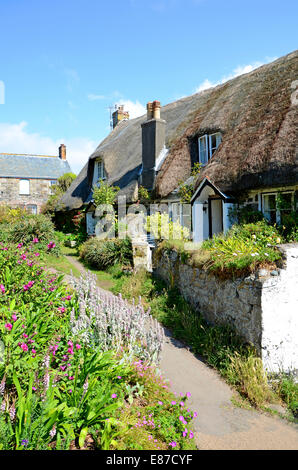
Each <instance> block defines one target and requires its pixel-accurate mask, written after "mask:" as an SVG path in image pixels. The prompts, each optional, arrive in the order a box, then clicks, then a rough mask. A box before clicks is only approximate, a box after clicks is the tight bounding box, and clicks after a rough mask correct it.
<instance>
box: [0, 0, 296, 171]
mask: <svg viewBox="0 0 298 470" xmlns="http://www.w3.org/2000/svg"><path fill="white" fill-rule="evenodd" d="M297 16H298V2H297V1H294V0H292V1H289V0H283V2H280V1H275V0H270V1H269V0H259V1H255V0H249V1H246V0H242V1H239V0H238V1H236V0H235V1H234V0H222V1H219V0H215V1H211V0H114V1H113V2H108V1H102V0H59V1H58V0H42V1H40V0H0V31H1V47H0V84H1V83H2V91H3V84H4V87H5V90H4V91H5V93H4V95H5V96H4V98H5V100H4V104H0V152H19V153H39V154H56V153H57V148H58V145H59V144H60V143H62V142H64V143H65V144H66V145H67V148H68V158H69V161H70V164H71V166H72V167H73V170H74V171H75V172H78V171H79V170H80V169H81V167H82V166H83V164H84V163H85V162H86V160H87V158H88V156H89V154H90V153H91V152H92V151H93V150H94V149H95V147H96V146H97V145H98V144H99V142H100V141H101V140H102V139H103V138H104V137H105V136H106V135H107V134H108V132H109V110H108V109H107V108H108V106H110V105H114V104H115V103H124V104H125V105H126V107H127V108H128V109H129V110H130V113H131V115H132V116H133V117H134V116H137V115H140V114H143V112H144V109H145V108H144V107H145V106H146V102H147V101H152V100H154V99H158V100H160V101H161V103H162V104H166V103H169V102H171V101H174V100H175V99H178V98H179V97H181V96H185V95H190V94H192V93H195V92H196V91H198V90H201V89H203V88H206V87H209V86H212V85H213V84H215V83H218V82H220V81H222V80H225V79H227V78H229V77H232V76H234V75H237V74H239V73H241V72H242V73H243V72H246V71H250V70H252V69H253V68H255V67H256V66H258V65H261V64H263V63H267V62H268V61H271V60H274V59H275V58H277V57H280V56H282V55H285V54H287V53H289V52H291V51H293V50H295V49H296V48H297ZM0 103H1V87H0Z"/></svg>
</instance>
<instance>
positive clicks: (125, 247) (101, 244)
mask: <svg viewBox="0 0 298 470" xmlns="http://www.w3.org/2000/svg"><path fill="white" fill-rule="evenodd" d="M79 253H80V258H81V259H82V260H84V261H85V262H86V263H87V264H89V265H90V266H93V267H95V268H97V269H106V268H107V267H109V266H113V265H115V264H121V265H124V266H125V265H132V245H131V241H130V240H129V238H125V239H123V240H121V239H113V240H99V239H98V238H90V239H89V240H87V241H86V242H85V243H84V244H83V245H82V246H81V248H80V250H79Z"/></svg>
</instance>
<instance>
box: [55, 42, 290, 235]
mask: <svg viewBox="0 0 298 470" xmlns="http://www.w3.org/2000/svg"><path fill="white" fill-rule="evenodd" d="M297 72H298V51H294V52H292V53H290V54H288V55H286V56H284V57H281V58H279V59H278V60H276V61H274V62H272V63H270V64H267V65H264V66H262V67H259V68H258V69H256V70H254V71H252V72H250V73H246V74H243V75H241V76H239V77H236V78H234V79H232V80H229V81H227V82H225V83H223V84H220V85H218V86H215V87H211V88H209V89H208V90H204V91H202V92H200V93H196V94H194V95H191V96H187V97H185V98H182V99H179V100H177V101H175V102H173V103H169V104H167V105H165V106H162V107H161V106H160V102H159V101H153V102H150V103H148V104H147V114H146V115H143V116H140V117H138V118H135V119H128V118H123V112H124V110H123V109H119V110H118V111H117V112H116V114H115V115H114V116H113V119H114V124H116V125H114V129H113V130H112V132H111V133H110V134H109V135H108V136H107V137H106V138H105V139H104V140H103V141H102V142H101V143H100V144H99V145H98V147H97V148H96V149H95V150H94V152H93V153H92V154H91V155H90V157H89V160H88V162H87V163H86V165H85V166H84V168H83V169H82V170H81V172H80V174H79V175H78V177H77V178H76V180H75V181H73V183H72V185H71V186H70V188H69V189H68V191H67V192H66V193H65V195H64V196H63V198H62V201H61V202H62V203H63V204H64V207H65V208H66V210H76V209H79V208H82V207H85V208H87V210H88V212H87V222H88V217H89V221H90V223H87V229H88V233H89V234H92V233H93V231H94V223H91V222H92V220H93V221H94V217H93V215H92V210H93V211H94V208H92V204H91V205H90V202H91V203H92V194H93V186H94V184H95V183H97V182H98V179H99V178H98V176H99V175H100V177H101V178H104V179H106V181H107V182H108V183H109V184H111V185H115V186H118V187H120V193H119V195H121V196H126V201H127V203H129V204H132V203H135V202H138V200H139V199H140V197H139V191H138V190H139V187H140V185H142V186H143V187H145V188H146V189H147V190H149V191H150V193H151V201H152V202H158V203H160V202H161V203H166V204H167V207H168V211H169V216H170V217H171V218H173V219H174V218H175V219H176V220H177V219H178V220H179V221H180V222H181V223H184V221H185V219H187V218H188V219H190V218H191V221H192V235H193V239H194V241H196V242H201V241H202V240H204V239H206V238H209V237H212V236H213V235H215V234H217V233H220V232H226V231H227V230H228V229H229V227H230V217H229V215H230V210H231V209H233V208H234V206H235V205H238V204H240V203H241V204H245V205H249V206H250V207H251V208H252V209H258V210H259V211H261V212H263V214H264V216H265V217H266V218H267V219H268V220H269V221H270V222H272V223H275V222H276V223H282V221H283V215H284V213H286V212H291V211H292V210H294V209H297V208H298V170H297V169H298V166H297V122H298V121H297V111H298V106H297V105H298V99H297V90H298V81H297ZM118 115H119V116H120V118H121V119H120V118H119V116H118ZM196 164H200V165H201V172H200V174H199V175H197V176H195V177H194V176H193V175H192V170H193V169H194V168H196ZM182 181H184V182H185V183H186V184H188V185H191V186H192V187H193V195H192V199H191V202H190V204H189V205H188V207H185V205H182V204H180V195H179V188H180V185H181V182H182ZM279 195H282V197H283V199H284V201H285V204H286V205H285V207H284V208H283V210H280V208H279V207H278V196H279ZM89 208H90V209H89ZM184 211H189V212H185V213H184ZM190 214H191V217H190Z"/></svg>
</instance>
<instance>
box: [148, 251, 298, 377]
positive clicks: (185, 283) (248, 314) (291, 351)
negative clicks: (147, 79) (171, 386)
mask: <svg viewBox="0 0 298 470" xmlns="http://www.w3.org/2000/svg"><path fill="white" fill-rule="evenodd" d="M280 249H281V250H282V251H283V256H284V268H283V269H279V270H277V271H273V272H271V273H270V272H269V271H266V270H260V271H259V272H258V273H255V274H252V275H251V276H248V277H246V278H241V279H240V278H239V279H234V280H221V279H219V278H217V277H216V276H214V275H212V274H208V273H207V272H206V271H204V270H202V269H198V268H194V267H192V266H189V265H187V264H183V263H181V262H180V261H179V257H178V254H177V252H175V251H171V252H168V253H163V255H162V256H161V258H159V259H158V261H156V262H155V263H154V266H155V269H154V272H155V274H156V275H157V276H159V277H161V278H162V279H164V280H165V281H166V282H174V283H175V285H176V286H177V287H178V289H179V290H180V292H181V294H182V295H183V296H184V298H185V299H186V300H187V301H188V302H189V303H190V304H191V305H192V306H193V307H194V309H195V310H197V311H199V312H200V313H201V314H202V316H203V317H204V318H205V319H206V320H207V321H208V322H209V323H211V324H228V325H231V326H232V327H233V328H234V329H235V331H236V332H237V333H238V334H239V335H241V336H242V337H243V338H244V339H245V340H246V341H247V342H250V343H252V344H254V346H255V347H256V349H257V351H258V352H259V354H260V356H261V357H262V359H263V363H264V365H265V367H266V368H267V369H268V370H270V371H274V372H278V371H279V370H286V371H288V370H295V369H296V370H298V353H297V351H298V244H290V245H282V246H281V248H280Z"/></svg>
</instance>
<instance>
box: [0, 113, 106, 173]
mask: <svg viewBox="0 0 298 470" xmlns="http://www.w3.org/2000/svg"><path fill="white" fill-rule="evenodd" d="M27 125H28V124H27V122H25V121H22V122H20V123H18V124H11V123H0V152H7V153H14V152H15V153H30V154H37V155H58V148H59V145H60V144H62V143H64V144H65V145H66V147H67V160H68V163H69V164H70V166H71V169H72V171H73V172H74V173H76V174H78V173H79V171H80V170H81V169H82V167H83V166H84V165H85V163H86V161H87V159H88V157H89V155H91V153H92V152H93V151H94V150H95V148H96V146H97V145H98V142H94V141H92V140H89V139H87V138H85V137H76V138H72V139H65V138H60V139H57V140H53V139H51V138H50V137H47V136H42V135H40V134H38V133H30V132H28V131H27V129H26V128H27Z"/></svg>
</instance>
